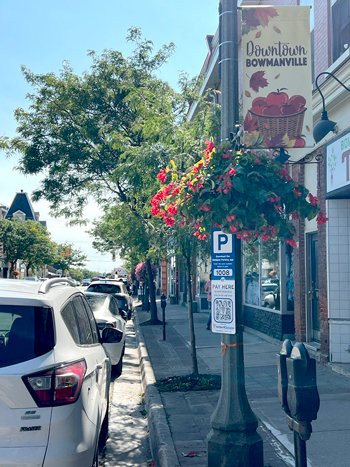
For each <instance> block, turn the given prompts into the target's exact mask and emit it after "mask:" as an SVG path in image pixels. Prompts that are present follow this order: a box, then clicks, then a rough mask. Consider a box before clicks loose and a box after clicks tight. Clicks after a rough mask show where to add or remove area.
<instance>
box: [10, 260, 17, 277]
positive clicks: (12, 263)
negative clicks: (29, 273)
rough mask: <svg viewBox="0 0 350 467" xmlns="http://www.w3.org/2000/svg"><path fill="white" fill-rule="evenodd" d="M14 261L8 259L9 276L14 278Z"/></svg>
mask: <svg viewBox="0 0 350 467" xmlns="http://www.w3.org/2000/svg"><path fill="white" fill-rule="evenodd" d="M16 262H17V261H10V271H9V278H10V279H14V278H15V269H16Z"/></svg>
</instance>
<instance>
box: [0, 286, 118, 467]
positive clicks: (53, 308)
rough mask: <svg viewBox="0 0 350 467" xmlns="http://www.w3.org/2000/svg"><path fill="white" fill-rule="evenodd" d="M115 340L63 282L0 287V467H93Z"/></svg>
mask: <svg viewBox="0 0 350 467" xmlns="http://www.w3.org/2000/svg"><path fill="white" fill-rule="evenodd" d="M120 338H121V333H120V332H119V331H118V330H117V329H114V328H112V327H107V328H105V329H104V330H103V331H102V335H101V337H100V335H99V331H98V327H97V324H96V321H95V318H94V315H93V313H92V311H91V308H90V306H89V305H88V303H87V300H86V298H85V296H84V294H83V293H82V291H80V290H79V289H78V288H76V287H72V286H71V285H70V282H69V280H68V279H67V278H53V279H47V280H46V281H45V282H32V281H26V280H13V279H0V387H1V388H2V389H1V390H0V432H1V437H0V466H3V467H5V466H6V467H7V466H9V465H11V466H24V465H28V466H29V465H30V466H34V465H38V466H39V465H40V466H41V467H61V466H65V467H68V466H69V467H81V466H88V467H91V466H93V467H97V466H98V465H99V451H100V449H101V447H102V446H103V445H104V443H105V441H106V438H107V435H108V406H109V387H110V375H111V362H110V358H109V357H108V355H107V354H106V351H105V349H104V347H103V345H102V344H112V343H113V342H115V341H119V340H120Z"/></svg>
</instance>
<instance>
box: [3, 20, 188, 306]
mask: <svg viewBox="0 0 350 467" xmlns="http://www.w3.org/2000/svg"><path fill="white" fill-rule="evenodd" d="M128 40H130V41H132V42H133V43H134V45H135V49H134V52H133V53H132V54H131V56H130V57H129V58H125V57H124V56H123V55H122V54H121V53H120V52H118V51H111V50H109V51H105V52H104V53H103V54H102V55H101V56H100V57H98V56H97V55H96V54H95V53H94V52H91V53H90V55H91V58H92V66H91V69H90V71H89V72H86V73H85V74H84V75H83V76H82V77H79V76H77V75H75V74H74V73H73V70H72V68H71V67H70V66H69V65H68V64H65V65H64V66H63V70H62V72H61V73H60V75H59V76H56V75H55V74H53V73H48V74H42V75H35V74H34V73H32V72H30V71H29V70H28V69H26V68H23V73H24V76H25V79H26V80H27V82H28V83H29V84H31V85H32V86H33V88H34V91H33V93H32V94H31V95H30V96H29V98H30V100H31V106H30V108H29V110H24V109H17V110H16V113H15V115H16V119H17V121H18V128H17V129H18V134H19V135H18V137H16V138H13V139H11V140H5V139H3V140H2V145H3V146H4V145H5V146H6V147H7V148H8V150H9V151H10V152H11V151H19V152H20V154H21V157H20V162H19V166H20V168H21V170H22V171H23V172H24V173H26V174H38V173H41V174H43V179H42V182H41V186H40V187H39V188H38V189H37V190H36V191H35V192H34V199H36V200H38V199H40V198H45V199H47V200H48V201H49V202H50V207H51V210H52V212H53V213H54V214H57V215H64V216H66V217H67V218H69V219H71V220H72V221H77V220H79V221H81V219H82V215H83V207H84V206H85V205H86V204H87V203H88V201H89V198H91V197H93V198H95V199H96V201H97V202H98V204H99V206H100V208H101V212H102V213H103V211H104V209H106V212H107V214H108V210H109V207H110V206H116V205H118V204H122V205H124V206H125V207H126V208H127V209H128V210H129V211H130V213H131V214H130V215H132V216H133V220H134V221H135V219H138V220H139V224H142V232H143V233H144V235H148V237H153V236H154V231H153V229H152V226H151V225H150V217H151V216H150V214H149V211H148V212H147V213H145V206H148V203H149V198H150V194H148V193H147V189H149V187H150V186H153V183H154V177H155V174H156V173H157V172H158V171H159V167H160V166H161V165H162V164H163V161H164V160H167V161H168V160H169V159H170V158H171V154H170V153H171V151H167V150H166V148H165V146H164V144H165V142H167V141H171V140H172V139H173V135H174V132H175V127H176V125H177V124H178V121H179V118H180V117H179V115H182V114H183V112H184V109H183V107H182V104H181V103H179V99H178V96H177V93H175V92H174V91H173V90H172V89H171V88H170V86H169V85H168V84H167V83H166V82H164V81H161V80H160V79H158V78H157V77H156V72H157V70H158V68H159V67H160V66H162V64H163V63H164V62H165V61H166V60H167V59H168V57H169V55H170V54H171V52H172V50H173V44H169V45H167V46H163V47H162V48H161V49H160V50H159V51H157V52H153V44H152V43H151V42H150V41H147V40H143V39H142V37H141V33H140V31H139V30H137V29H131V30H130V31H129V35H128ZM105 246H106V245H104V248H105ZM111 249H113V251H115V246H113V245H111ZM150 255H151V253H150V252H149V250H147V249H146V250H145V259H146V258H147V257H149V256H150ZM154 305H155V303H154Z"/></svg>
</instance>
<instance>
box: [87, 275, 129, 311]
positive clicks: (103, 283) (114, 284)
mask: <svg viewBox="0 0 350 467" xmlns="http://www.w3.org/2000/svg"><path fill="white" fill-rule="evenodd" d="M86 291H87V292H99V293H108V294H113V295H114V294H118V295H123V296H124V298H125V300H126V301H127V303H128V310H127V312H128V316H130V317H131V315H132V313H133V311H134V305H133V301H132V298H131V296H130V294H129V293H128V290H127V288H126V285H125V284H124V282H122V281H120V280H116V279H98V278H96V279H94V280H93V281H92V282H91V284H90V285H89V286H88V287H87V288H86Z"/></svg>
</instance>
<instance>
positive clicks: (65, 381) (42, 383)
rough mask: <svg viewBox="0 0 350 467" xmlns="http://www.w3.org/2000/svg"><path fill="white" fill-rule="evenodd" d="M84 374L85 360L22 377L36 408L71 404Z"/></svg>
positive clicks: (78, 391)
mask: <svg viewBox="0 0 350 467" xmlns="http://www.w3.org/2000/svg"><path fill="white" fill-rule="evenodd" d="M85 373H86V362H85V360H79V361H77V362H72V363H68V364H66V365H59V366H56V367H53V368H50V369H48V370H45V371H41V372H38V373H32V374H30V375H26V376H23V377H22V380H23V382H24V384H25V385H26V387H27V389H28V390H29V392H30V394H31V395H32V397H33V399H34V401H35V402H36V404H37V405H38V407H53V406H58V405H66V404H72V403H73V402H75V401H76V400H77V399H78V397H79V395H80V390H81V386H82V384H83V381H84V376H85Z"/></svg>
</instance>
